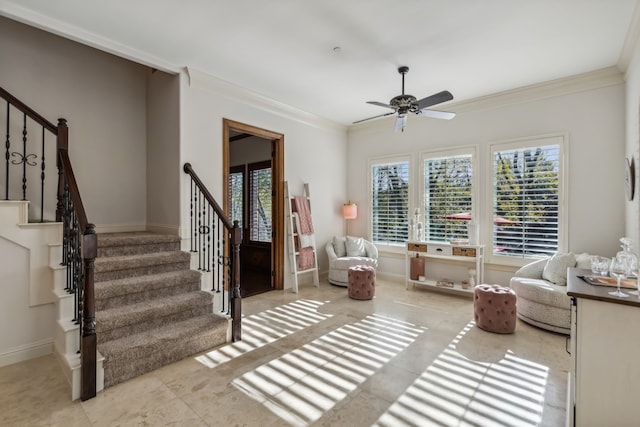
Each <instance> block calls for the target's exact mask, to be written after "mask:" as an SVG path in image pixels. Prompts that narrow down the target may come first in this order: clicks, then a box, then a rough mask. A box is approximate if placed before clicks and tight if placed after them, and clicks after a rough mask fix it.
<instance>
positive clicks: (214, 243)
mask: <svg viewBox="0 0 640 427" xmlns="http://www.w3.org/2000/svg"><path fill="white" fill-rule="evenodd" d="M183 170H184V172H185V173H186V174H187V175H189V176H190V177H191V185H190V206H189V211H190V238H191V239H190V240H191V252H194V253H197V254H198V269H199V270H201V271H203V272H207V273H208V274H210V276H211V279H212V287H211V291H212V292H216V293H221V294H222V301H223V303H222V311H224V312H225V313H226V314H227V315H229V316H230V317H231V322H232V326H231V330H232V332H231V338H232V340H233V341H234V342H235V341H240V340H241V338H242V325H241V318H242V299H241V297H240V242H241V240H242V236H241V230H240V227H239V226H238V221H234V222H233V224H232V223H231V221H230V220H229V219H228V217H227V216H226V215H225V213H224V212H223V210H222V209H221V208H220V205H218V203H217V202H216V201H215V199H214V198H213V196H212V195H211V193H210V192H209V190H207V187H206V186H205V185H204V184H203V183H202V181H201V180H200V178H199V177H198V175H197V174H196V173H195V171H194V170H193V168H192V167H191V164H190V163H185V164H184V167H183Z"/></svg>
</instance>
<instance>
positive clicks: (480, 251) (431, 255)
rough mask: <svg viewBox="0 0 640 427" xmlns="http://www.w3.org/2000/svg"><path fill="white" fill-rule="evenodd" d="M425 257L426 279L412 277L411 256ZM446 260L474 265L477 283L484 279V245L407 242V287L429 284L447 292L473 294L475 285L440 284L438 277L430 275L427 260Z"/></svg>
mask: <svg viewBox="0 0 640 427" xmlns="http://www.w3.org/2000/svg"><path fill="white" fill-rule="evenodd" d="M416 256H417V257H419V258H423V259H424V261H425V270H426V271H423V272H422V274H421V275H423V276H425V278H424V280H412V279H411V277H410V271H411V258H415V257H416ZM436 260H445V261H448V262H454V263H456V264H461V265H463V266H464V267H465V268H469V267H474V268H475V270H476V275H475V280H476V284H480V283H482V281H483V280H484V245H458V244H451V243H447V242H418V241H413V242H412V241H409V242H407V251H406V281H407V284H406V287H407V289H408V288H409V285H420V286H427V287H430V288H433V289H437V290H442V291H445V292H454V293H462V294H467V295H473V286H469V287H468V288H463V287H462V284H461V283H459V282H458V283H454V284H453V286H452V287H445V286H438V284H437V283H438V278H434V277H432V276H431V277H429V275H428V274H427V271H428V268H427V265H426V264H427V261H436Z"/></svg>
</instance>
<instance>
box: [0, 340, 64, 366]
mask: <svg viewBox="0 0 640 427" xmlns="http://www.w3.org/2000/svg"><path fill="white" fill-rule="evenodd" d="M51 353H53V338H47V339H46V340H42V341H38V342H34V343H30V344H26V345H23V346H20V347H16V348H13V349H11V350H9V351H6V352H4V353H1V354H0V367H2V366H8V365H13V364H14V363H18V362H24V361H26V360H30V359H35V358H36V357H41V356H46V355H47V354H51Z"/></svg>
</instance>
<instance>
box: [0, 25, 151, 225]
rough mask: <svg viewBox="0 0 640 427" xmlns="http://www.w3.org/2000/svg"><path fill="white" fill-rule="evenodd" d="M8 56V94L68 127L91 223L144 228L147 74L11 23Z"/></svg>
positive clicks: (2, 50)
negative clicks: (60, 120)
mask: <svg viewBox="0 0 640 427" xmlns="http://www.w3.org/2000/svg"><path fill="white" fill-rule="evenodd" d="M0 56H1V57H2V61H0V86H2V87H3V88H5V89H6V90H7V91H9V92H10V93H11V94H13V95H14V96H15V97H17V98H18V99H20V100H21V101H23V102H25V103H26V104H27V105H29V106H30V107H32V108H33V109H35V110H36V111H37V112H39V113H40V114H42V115H43V116H44V117H45V118H47V119H48V120H49V121H51V122H53V123H54V124H55V123H57V119H58V117H64V118H66V119H67V121H68V125H69V155H70V157H71V161H72V163H73V167H74V171H75V174H76V178H77V181H78V183H79V186H80V192H81V194H82V197H83V201H84V203H85V210H86V212H87V216H88V218H89V220H90V221H91V222H93V223H95V224H96V226H97V227H98V229H99V230H100V229H103V230H104V229H111V228H118V227H121V228H122V227H124V228H139V227H144V224H145V221H146V172H145V169H146V125H147V123H146V99H145V96H146V95H145V91H146V88H145V85H146V83H145V81H146V70H147V68H146V67H143V66H140V65H137V64H134V63H132V62H130V61H126V60H123V59H120V58H117V57H115V56H113V55H110V54H106V53H103V52H100V51H98V50H96V49H93V48H90V47H87V46H83V45H80V44H78V43H75V42H72V41H69V40H66V39H63V38H61V37H58V36H55V35H52V34H49V33H46V32H44V31H40V30H38V29H35V28H32V27H29V26H26V25H23V24H20V23H18V22H15V21H12V20H9V19H6V18H3V17H0ZM49 164H50V165H51V166H53V165H55V161H54V160H53V159H50V163H49Z"/></svg>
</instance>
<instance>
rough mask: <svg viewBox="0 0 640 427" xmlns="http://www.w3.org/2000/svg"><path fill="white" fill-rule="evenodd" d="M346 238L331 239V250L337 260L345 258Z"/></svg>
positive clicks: (336, 237)
mask: <svg viewBox="0 0 640 427" xmlns="http://www.w3.org/2000/svg"><path fill="white" fill-rule="evenodd" d="M346 244H347V238H346V237H338V236H334V237H333V250H334V251H335V253H336V256H337V257H338V258H340V257H343V256H347V246H346Z"/></svg>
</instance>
